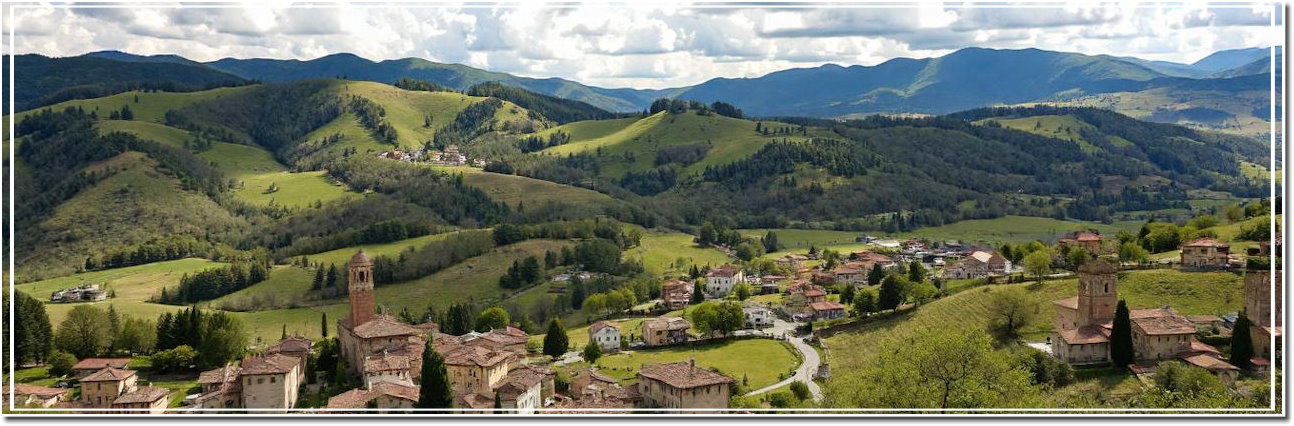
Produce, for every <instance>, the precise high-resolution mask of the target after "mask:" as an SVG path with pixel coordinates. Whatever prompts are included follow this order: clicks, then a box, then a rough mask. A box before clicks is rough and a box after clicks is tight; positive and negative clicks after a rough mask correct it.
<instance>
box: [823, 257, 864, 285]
mask: <svg viewBox="0 0 1294 426" xmlns="http://www.w3.org/2000/svg"><path fill="white" fill-rule="evenodd" d="M867 272H868V269H865V268H863V264H862V262H845V263H842V264H840V265H838V266H836V267H835V269H832V270H831V274H832V276H833V278H834V279H833V280H832V281H833V283H834V284H848V285H852V286H855V287H857V286H861V285H863V284H867Z"/></svg>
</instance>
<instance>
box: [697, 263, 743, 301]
mask: <svg viewBox="0 0 1294 426" xmlns="http://www.w3.org/2000/svg"><path fill="white" fill-rule="evenodd" d="M745 279H746V276H745V274H744V273H742V271H741V268H740V267H738V266H735V265H723V266H720V267H717V268H714V269H711V270H710V272H708V273H706V274H705V291H706V292H707V293H709V294H710V297H714V298H721V297H725V296H727V295H728V293H731V292H732V288H733V287H734V286H736V285H737V283H740V282H742V281H745Z"/></svg>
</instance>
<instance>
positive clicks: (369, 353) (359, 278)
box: [337, 249, 436, 379]
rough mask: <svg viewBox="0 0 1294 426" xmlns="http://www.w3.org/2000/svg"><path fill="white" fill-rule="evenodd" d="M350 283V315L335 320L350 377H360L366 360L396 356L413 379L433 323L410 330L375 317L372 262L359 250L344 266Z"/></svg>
mask: <svg viewBox="0 0 1294 426" xmlns="http://www.w3.org/2000/svg"><path fill="white" fill-rule="evenodd" d="M347 269H348V272H349V274H350V275H349V277H350V278H349V280H348V282H349V283H350V287H349V290H350V315H349V316H347V317H346V318H342V319H340V320H337V338H338V342H339V343H340V344H341V354H342V357H343V358H345V359H346V365H347V367H348V368H349V372H350V374H351V375H353V376H357V377H364V376H365V375H366V374H365V372H364V371H363V368H364V367H365V366H367V365H377V364H369V363H367V362H365V361H366V359H367V358H369V357H375V356H384V355H398V356H403V357H406V358H407V359H408V360H409V373H408V376H409V377H412V378H414V379H416V378H418V374H419V373H420V372H421V369H422V351H423V347H424V346H426V344H427V340H426V335H427V333H428V330H434V329H435V328H436V327H435V325H434V324H429V325H428V324H424V325H426V326H425V327H414V326H411V325H408V324H405V323H404V322H403V321H400V320H399V319H397V318H395V317H392V316H390V315H378V314H377V313H376V302H375V301H374V299H373V262H371V261H369V259H368V256H367V255H365V254H364V250H362V249H361V250H359V251H358V252H356V253H355V255H354V256H352V257H351V259H350V262H349V263H348V264H347Z"/></svg>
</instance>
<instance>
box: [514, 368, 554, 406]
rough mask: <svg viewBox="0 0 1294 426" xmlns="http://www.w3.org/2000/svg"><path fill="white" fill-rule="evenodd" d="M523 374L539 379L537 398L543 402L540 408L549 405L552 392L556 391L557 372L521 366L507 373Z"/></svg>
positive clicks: (552, 395)
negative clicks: (526, 373)
mask: <svg viewBox="0 0 1294 426" xmlns="http://www.w3.org/2000/svg"><path fill="white" fill-rule="evenodd" d="M524 372H528V374H532V375H534V376H536V377H538V378H539V398H540V401H543V404H542V405H541V406H543V407H547V406H548V405H549V404H552V402H553V397H554V391H556V390H557V388H556V386H557V371H556V370H553V369H551V368H548V367H545V366H541V365H534V364H522V365H517V366H513V367H512V369H511V370H509V371H508V374H514V373H517V374H520V373H524Z"/></svg>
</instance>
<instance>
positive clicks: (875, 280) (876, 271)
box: [867, 263, 885, 285]
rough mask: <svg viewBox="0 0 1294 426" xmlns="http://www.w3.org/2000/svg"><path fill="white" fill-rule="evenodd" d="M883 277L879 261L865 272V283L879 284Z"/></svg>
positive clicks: (883, 273)
mask: <svg viewBox="0 0 1294 426" xmlns="http://www.w3.org/2000/svg"><path fill="white" fill-rule="evenodd" d="M883 279H885V270H884V269H881V265H880V264H879V263H878V264H876V265H875V266H872V270H871V271H870V272H868V273H867V285H877V284H880V283H881V280H883Z"/></svg>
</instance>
